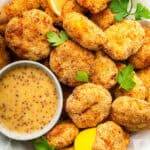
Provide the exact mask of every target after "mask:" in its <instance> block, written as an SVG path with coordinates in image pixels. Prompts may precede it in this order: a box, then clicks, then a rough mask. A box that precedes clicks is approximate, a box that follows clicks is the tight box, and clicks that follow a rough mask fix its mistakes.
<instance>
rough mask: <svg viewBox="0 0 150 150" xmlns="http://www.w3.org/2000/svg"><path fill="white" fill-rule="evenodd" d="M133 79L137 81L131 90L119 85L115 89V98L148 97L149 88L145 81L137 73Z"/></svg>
mask: <svg viewBox="0 0 150 150" xmlns="http://www.w3.org/2000/svg"><path fill="white" fill-rule="evenodd" d="M133 81H134V82H135V83H136V85H135V87H134V88H133V89H132V90H130V91H126V90H124V89H121V88H119V86H117V87H116V88H115V90H114V95H115V98H117V97H119V96H130V97H134V98H138V99H143V100H144V99H146V97H147V88H146V86H145V85H144V83H143V81H142V80H141V79H140V78H139V77H138V76H137V75H136V74H134V77H133Z"/></svg>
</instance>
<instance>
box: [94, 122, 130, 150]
mask: <svg viewBox="0 0 150 150" xmlns="http://www.w3.org/2000/svg"><path fill="white" fill-rule="evenodd" d="M128 144H129V135H128V134H127V133H126V132H124V131H123V129H122V128H121V127H120V126H119V125H117V124H116V123H115V122H113V121H107V122H105V123H103V124H100V125H99V126H98V127H97V129H96V139H95V142H94V145H93V148H92V150H127V146H128Z"/></svg>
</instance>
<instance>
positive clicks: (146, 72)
mask: <svg viewBox="0 0 150 150" xmlns="http://www.w3.org/2000/svg"><path fill="white" fill-rule="evenodd" d="M137 75H138V77H139V78H140V79H141V80H142V81H143V83H144V85H145V86H146V87H147V92H148V93H147V100H148V101H149V102H150V67H147V68H145V69H143V70H140V71H138V72H137Z"/></svg>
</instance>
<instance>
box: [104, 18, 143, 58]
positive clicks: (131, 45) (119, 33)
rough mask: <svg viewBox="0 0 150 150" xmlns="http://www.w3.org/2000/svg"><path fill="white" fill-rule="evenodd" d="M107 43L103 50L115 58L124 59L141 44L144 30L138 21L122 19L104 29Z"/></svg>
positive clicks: (133, 52)
mask: <svg viewBox="0 0 150 150" xmlns="http://www.w3.org/2000/svg"><path fill="white" fill-rule="evenodd" d="M105 34H106V36H107V38H108V43H107V44H106V45H105V49H104V50H105V52H106V53H107V54H108V55H109V56H110V57H112V58H113V59H115V60H125V59H127V58H128V57H129V56H131V55H133V54H135V53H136V52H137V51H138V50H139V48H140V47H141V46H142V45H143V42H144V37H145V32H144V29H143V27H142V26H141V24H140V23H138V22H137V21H134V20H124V21H122V22H119V23H115V24H114V25H112V26H110V27H109V28H108V29H106V30H105Z"/></svg>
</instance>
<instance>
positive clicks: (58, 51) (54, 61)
mask: <svg viewBox="0 0 150 150" xmlns="http://www.w3.org/2000/svg"><path fill="white" fill-rule="evenodd" d="M93 61H94V55H93V54H92V53H91V52H89V51H87V50H85V49H84V48H82V47H80V46H79V45H77V44H76V43H74V42H72V41H70V40H69V41H67V42H65V43H63V44H62V45H60V46H58V47H56V48H55V49H54V50H53V51H52V53H51V55H50V67H51V69H52V70H53V72H54V73H55V74H56V75H57V76H58V78H59V80H60V81H61V82H62V83H64V84H66V85H68V86H77V85H80V84H81V82H79V81H76V79H75V76H76V74H77V72H78V71H85V72H86V73H87V74H88V75H90V74H91V66H92V64H93Z"/></svg>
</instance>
